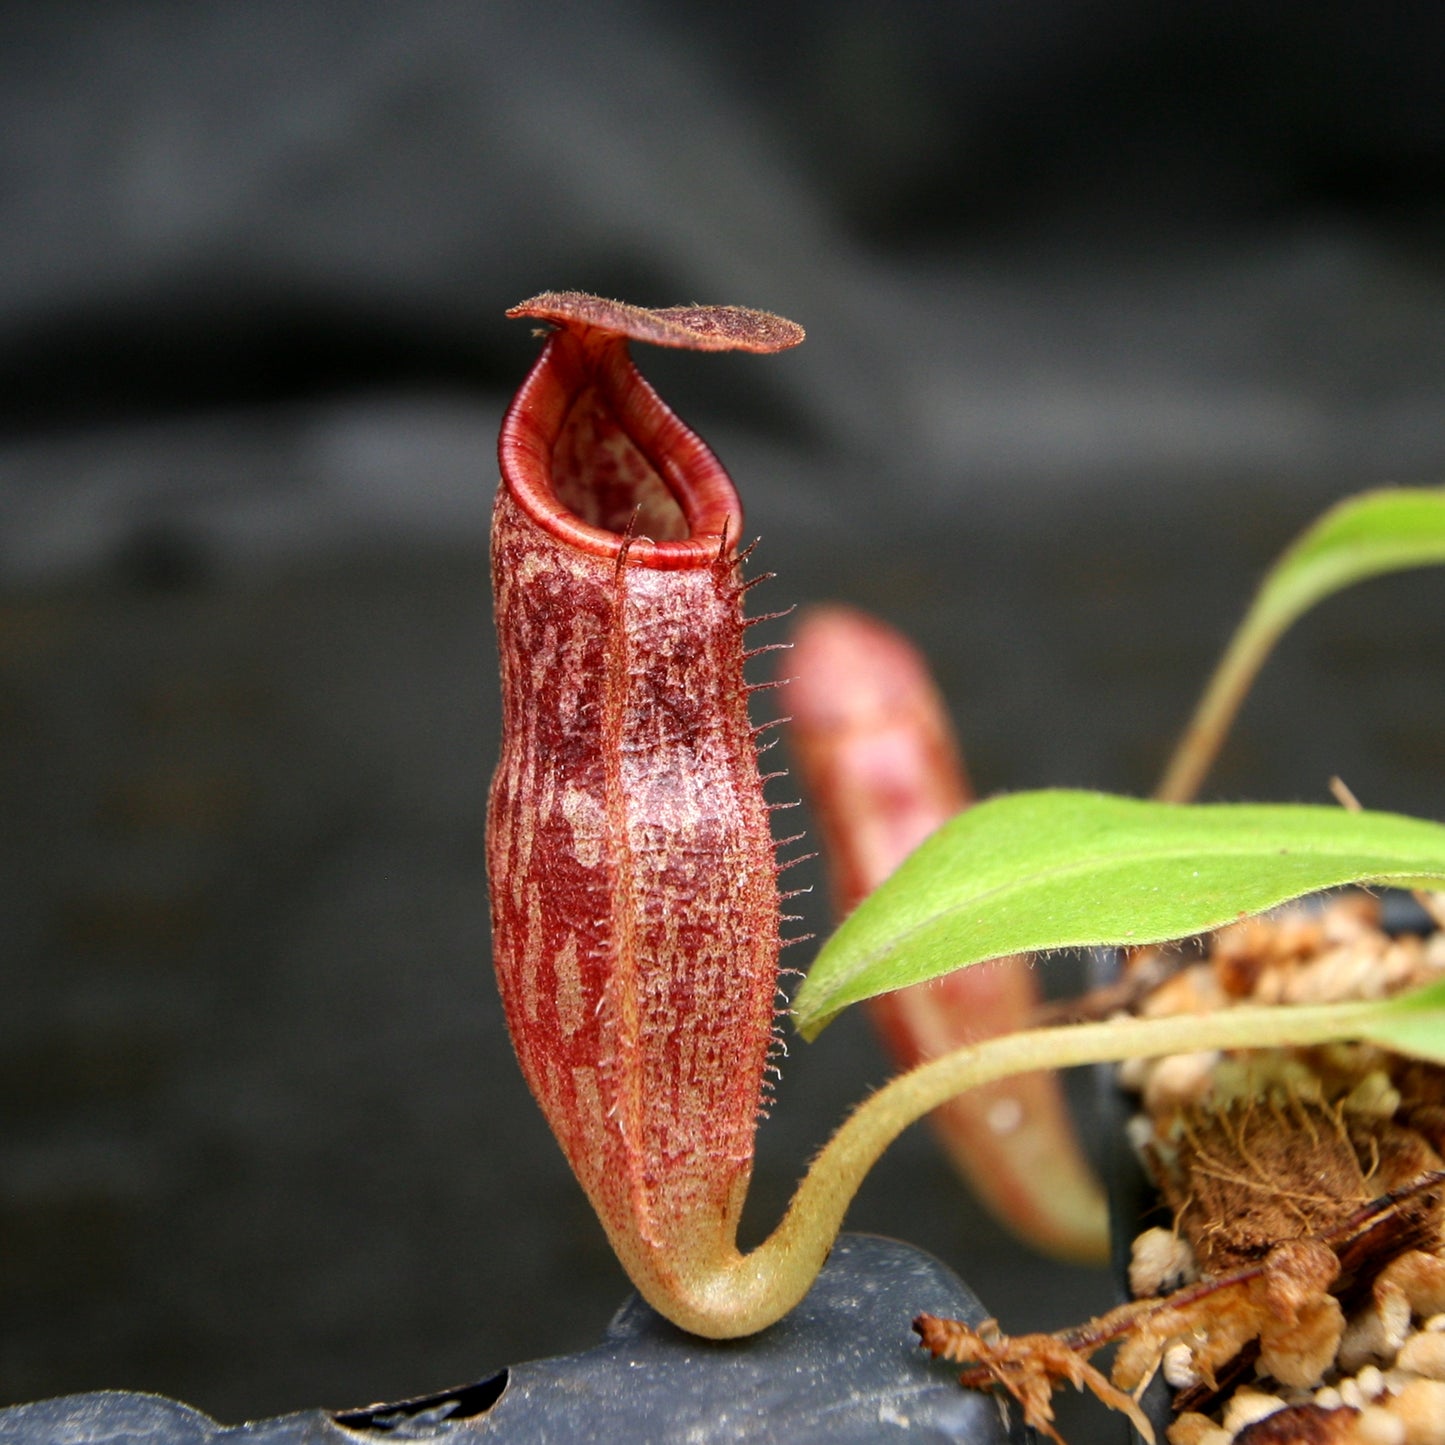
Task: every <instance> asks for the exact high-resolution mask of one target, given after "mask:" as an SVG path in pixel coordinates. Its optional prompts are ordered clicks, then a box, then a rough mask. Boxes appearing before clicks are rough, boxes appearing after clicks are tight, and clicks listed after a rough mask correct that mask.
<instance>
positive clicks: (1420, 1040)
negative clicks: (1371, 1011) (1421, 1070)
mask: <svg viewBox="0 0 1445 1445" xmlns="http://www.w3.org/2000/svg"><path fill="white" fill-rule="evenodd" d="M1380 1010H1381V1012H1380V1016H1379V1017H1378V1018H1377V1019H1375V1020H1373V1021H1372V1022H1371V1023H1370V1024H1369V1025H1368V1027H1367V1029H1366V1032H1365V1036H1366V1037H1367V1038H1368V1039H1369V1040H1370V1042H1371V1043H1374V1044H1379V1045H1380V1046H1381V1047H1382V1048H1386V1049H1394V1050H1395V1052H1396V1053H1400V1054H1410V1055H1411V1056H1412V1057H1414V1058H1417V1059H1427V1060H1429V1061H1430V1062H1431V1063H1436V1064H1445V981H1441V982H1440V983H1432V984H1430V985H1429V987H1428V988H1420V989H1415V990H1414V991H1413V992H1411V993H1403V994H1397V995H1396V996H1395V997H1394V998H1392V999H1387V1000H1386V1001H1385V1002H1384V1003H1382V1004H1381V1005H1380Z"/></svg>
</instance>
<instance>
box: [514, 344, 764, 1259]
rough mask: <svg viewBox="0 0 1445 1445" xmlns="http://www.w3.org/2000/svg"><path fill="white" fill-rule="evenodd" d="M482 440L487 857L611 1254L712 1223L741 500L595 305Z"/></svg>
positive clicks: (733, 995)
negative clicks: (586, 324)
mask: <svg viewBox="0 0 1445 1445" xmlns="http://www.w3.org/2000/svg"><path fill="white" fill-rule="evenodd" d="M593 443H596V444H597V446H596V447H593V446H592V445H591V444H593ZM501 451H502V457H503V472H504V476H503V482H504V485H503V488H502V491H501V493H500V494H499V496H498V499H497V506H496V512H495V515H494V519H493V550H492V567H493V579H494V587H495V611H496V621H497V629H498V636H499V639H500V647H501V662H502V701H503V709H504V737H503V747H502V757H501V761H500V763H499V765H498V768H497V772H496V775H495V778H494V780H493V785H492V797H491V807H490V812H489V818H488V867H489V872H490V876H491V889H492V914H493V929H494V953H495V961H496V968H497V977H498V981H499V984H500V987H501V992H502V998H503V1001H504V1004H505V1007H506V1013H507V1018H508V1022H509V1026H510V1028H511V1033H512V1040H513V1043H514V1045H515V1047H516V1050H517V1056H518V1059H519V1060H520V1062H521V1065H522V1069H523V1072H524V1073H525V1075H526V1077H527V1080H528V1083H529V1084H530V1086H531V1088H532V1091H533V1093H534V1094H535V1095H536V1096H537V1098H538V1100H539V1101H540V1103H541V1105H542V1107H543V1109H544V1110H545V1112H546V1114H547V1117H548V1120H549V1121H550V1123H551V1125H552V1128H553V1130H554V1131H555V1133H556V1135H557V1138H558V1140H559V1141H560V1143H561V1145H562V1147H563V1149H564V1150H565V1152H566V1154H567V1157H568V1159H569V1161H570V1162H571V1164H572V1167H573V1169H574V1170H575V1172H576V1173H577V1176H578V1178H579V1179H580V1180H581V1181H582V1184H583V1185H584V1187H585V1188H586V1190H587V1192H588V1194H589V1196H590V1197H591V1199H592V1202H593V1204H594V1207H595V1208H596V1209H597V1211H598V1214H599V1215H600V1216H601V1218H602V1220H603V1222H604V1224H605V1225H606V1226H607V1229H608V1232H609V1234H610V1235H611V1236H612V1239H613V1243H614V1245H615V1246H616V1247H617V1248H618V1251H619V1254H621V1255H622V1256H623V1261H624V1263H628V1256H629V1252H631V1251H635V1250H638V1249H642V1250H644V1251H650V1252H656V1253H657V1254H658V1255H659V1256H661V1257H664V1258H665V1257H667V1256H669V1255H670V1254H673V1253H675V1252H677V1251H678V1250H686V1249H687V1248H688V1241H689V1240H695V1241H699V1242H700V1243H703V1242H705V1247H707V1248H716V1247H717V1246H718V1243H719V1242H725V1243H726V1244H728V1245H730V1244H731V1240H732V1234H733V1231H734V1229H735V1226H736V1213H737V1210H738V1209H739V1208H740V1206H741V1201H742V1197H743V1194H744V1192H745V1189H746V1184H747V1179H748V1174H749V1171H750V1168H751V1161H752V1152H753V1133H754V1129H755V1126H756V1121H757V1116H758V1111H759V1104H760V1096H761V1085H762V1077H763V1069H764V1065H765V1063H766V1057H767V1051H768V1047H769V1043H770V1041H771V1032H772V1023H773V1010H774V1005H775V989H776V986H777V953H778V898H777V888H776V881H775V880H776V866H775V861H774V854H773V844H772V839H771V831H770V825H769V811H768V807H767V804H766V803H765V801H764V799H763V791H762V783H761V781H760V778H759V774H758V768H757V763H756V754H755V746H754V737H753V730H752V725H751V722H750V720H749V717H748V712H747V700H746V698H747V695H746V691H745V688H744V683H743V678H742V666H743V616H742V604H741V595H740V592H739V577H738V568H737V563H736V561H735V557H734V552H733V547H732V543H733V541H734V540H735V538H736V535H737V529H738V527H739V525H740V522H741V513H740V510H739V508H738V505H737V501H736V497H735V495H733V494H732V490H731V485H730V484H729V483H728V482H727V478H726V475H725V473H723V472H722V469H721V467H720V466H718V464H717V462H716V461H715V459H713V458H712V456H711V454H710V453H709V452H707V450H706V448H705V447H703V445H702V443H701V442H700V441H698V440H697V438H696V437H694V436H693V435H692V434H691V433H690V432H687V431H686V429H685V428H683V427H682V425H681V423H679V422H678V421H677V420H676V418H675V417H673V416H672V415H671V413H670V412H668V411H667V410H666V408H665V407H664V406H663V405H662V403H661V402H660V401H658V400H657V399H656V397H655V395H654V394H653V393H652V392H651V390H650V388H647V387H646V385H645V383H642V382H641V380H640V378H637V377H636V373H635V372H633V371H631V364H630V362H629V361H628V360H627V357H626V350H625V343H624V342H622V341H621V340H620V339H618V338H615V337H611V336H608V335H606V334H605V333H601V334H599V333H598V332H596V331H595V330H584V329H581V328H577V329H576V330H573V331H564V332H561V333H559V334H558V335H557V336H555V337H554V338H552V340H551V341H550V342H549V344H548V349H547V351H546V352H545V353H544V355H543V358H542V360H541V361H540V362H539V363H538V366H537V368H536V369H535V370H534V372H533V374H532V376H531V377H530V378H529V380H528V383H527V384H526V385H524V387H523V389H522V391H521V392H520V393H519V395H518V400H517V401H516V402H515V403H514V405H513V410H512V412H511V414H510V415H509V417H508V419H507V423H506V426H505V427H504V432H503V439H502V446H501ZM594 484H595V490H594ZM629 486H634V487H635V488H636V493H635V495H636V500H637V501H638V502H639V503H640V505H641V511H640V512H639V514H638V517H637V519H636V520H632V508H631V506H630V505H629V504H628V501H627V497H628V488H629ZM559 493H561V496H562V497H565V499H566V505H564V504H563V502H562V500H561V498H559V495H558V494H559ZM688 518H692V519H694V520H696V519H702V521H703V523H704V525H712V526H714V527H716V529H717V530H716V531H714V532H713V533H712V534H711V535H708V534H706V533H699V532H698V531H697V530H694V528H692V527H690V526H689V525H688V520H687V519H688ZM629 522H630V525H631V528H632V535H631V537H630V538H629V537H628V536H626V535H625V534H626V532H627V529H628V526H629ZM579 528H580V530H579ZM658 531H662V532H663V534H664V535H662V536H659V535H658ZM723 533H726V538H724V536H723V535H722V534H723Z"/></svg>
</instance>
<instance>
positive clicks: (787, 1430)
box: [0, 1235, 1033, 1445]
mask: <svg viewBox="0 0 1445 1445" xmlns="http://www.w3.org/2000/svg"><path fill="white" fill-rule="evenodd" d="M921 1310H926V1311H929V1312H930V1313H934V1314H940V1315H948V1316H952V1317H954V1318H959V1319H964V1320H967V1321H969V1322H970V1323H973V1324H977V1323H978V1322H979V1321H980V1320H981V1319H982V1318H983V1317H984V1315H985V1313H986V1311H985V1310H984V1308H983V1306H982V1305H980V1303H979V1302H978V1300H977V1299H976V1298H975V1297H974V1295H973V1293H972V1292H971V1291H970V1290H969V1289H968V1287H967V1286H966V1285H965V1284H964V1283H963V1282H962V1281H961V1280H960V1279H959V1278H958V1277H957V1276H956V1275H955V1274H953V1273H952V1271H950V1270H949V1269H947V1268H946V1267H945V1266H944V1265H942V1264H940V1263H939V1261H938V1260H936V1259H934V1258H933V1257H932V1256H931V1255H928V1254H925V1253H924V1252H923V1251H922V1250H918V1249H914V1248H913V1247H912V1246H910V1245H905V1244H899V1243H897V1242H895V1241H893V1240H889V1239H880V1238H877V1237H875V1236H870V1235H844V1236H843V1237H842V1238H841V1239H840V1240H839V1241H838V1244H837V1246H836V1247H835V1249H834V1251H833V1255H832V1258H831V1259H830V1260H829V1261H828V1264H827V1266H826V1267H825V1268H824V1270H823V1273H822V1274H821V1275H820V1276H819V1279H818V1282H817V1283H816V1284H815V1285H814V1286H813V1289H812V1291H811V1292H810V1293H809V1295H808V1297H807V1298H806V1299H805V1300H804V1301H803V1303H802V1304H801V1305H799V1306H798V1308H797V1309H796V1310H794V1311H793V1313H792V1314H790V1315H789V1316H788V1317H787V1318H786V1319H784V1320H782V1321H781V1322H780V1323H779V1324H776V1325H774V1326H773V1327H772V1328H771V1329H769V1330H766V1331H764V1332H763V1333H762V1334H760V1335H757V1336H754V1337H753V1338H751V1339H747V1340H733V1341H722V1342H716V1341H708V1340H700V1339H697V1338H696V1337H694V1336H692V1335H688V1334H684V1333H683V1332H682V1331H681V1330H678V1329H676V1328H675V1327H674V1326H672V1325H670V1324H668V1323H667V1321H666V1320H664V1319H662V1318H661V1317H660V1316H659V1315H658V1314H656V1313H655V1312H654V1311H653V1310H652V1309H650V1308H649V1307H648V1306H647V1305H645V1304H643V1303H642V1301H641V1300H640V1299H638V1298H637V1297H636V1296H634V1297H632V1298H631V1299H629V1300H628V1301H627V1302H626V1303H625V1304H624V1305H623V1306H622V1308H621V1309H620V1310H619V1311H618V1313H617V1315H616V1317H615V1318H614V1319H613V1321H612V1324H611V1325H610V1326H609V1328H608V1331H607V1334H606V1337H605V1338H604V1339H603V1341H602V1342H601V1343H600V1344H599V1345H597V1346H596V1347H595V1348H593V1349H591V1350H587V1351H584V1352H583V1353H581V1354H577V1355H569V1356H564V1357H561V1358H557V1359H547V1360H534V1361H531V1362H529V1363H527V1364H522V1365H516V1366H513V1367H511V1368H509V1369H504V1370H499V1371H498V1372H497V1373H495V1374H493V1375H489V1376H487V1377H486V1378H485V1379H483V1380H481V1381H479V1382H477V1383H476V1384H473V1385H467V1386H464V1387H462V1388H460V1389H455V1390H447V1391H444V1392H442V1393H440V1394H437V1395H432V1396H428V1397H426V1398H424V1399H418V1400H406V1401H401V1402H398V1403H393V1404H384V1405H372V1406H368V1407H367V1408H365V1409H358V1410H343V1411H335V1412H333V1411H326V1410H304V1411H300V1412H298V1413H296V1414H292V1415H282V1416H278V1417H277V1418H275V1419H271V1420H261V1421H257V1422H254V1423H251V1424H245V1425H236V1426H225V1425H220V1424H218V1423H217V1422H216V1421H214V1420H212V1419H210V1418H209V1417H208V1416H206V1415H203V1414H201V1413H200V1412H199V1411H197V1410H193V1409H191V1408H190V1407H189V1406H187V1405H182V1404H179V1403H178V1402H176V1401H174V1400H167V1399H164V1398H161V1397H159V1396H155V1395H138V1394H128V1393H124V1392H112V1391H105V1392H98V1393H94V1394H86V1395H67V1396H62V1397H61V1398H59V1399H54V1400H43V1401H40V1402H38V1403H35V1404H28V1405H16V1406H13V1407H11V1408H10V1409H7V1410H0V1445H77V1442H86V1445H98V1442H102V1441H104V1442H116V1445H121V1442H123V1445H358V1442H365V1441H369V1442H373V1445H375V1442H380V1441H385V1440H398V1441H400V1440H434V1439H439V1438H443V1437H444V1438H445V1439H446V1440H447V1441H448V1445H467V1442H471V1441H476V1442H478V1445H480V1442H483V1441H491V1440H496V1441H505V1442H508V1445H542V1442H566V1445H591V1442H596V1445H604V1442H605V1445H615V1442H629V1445H647V1442H658V1445H663V1442H672V1441H677V1442H683V1441H686V1442H688V1445H722V1442H730V1445H731V1442H737V1445H742V1442H757V1445H763V1442H774V1441H776V1442H780V1445H814V1442H816V1445H823V1442H825V1441H826V1442H828V1445H850V1442H857V1445H865V1442H866V1445H876V1442H878V1441H887V1440H891V1439H898V1440H900V1441H903V1440H907V1441H926V1442H939V1445H943V1442H949V1445H1004V1442H1013V1445H1027V1442H1029V1441H1031V1440H1032V1438H1033V1437H1032V1432H1028V1431H1025V1430H1024V1429H1023V1427H1022V1426H1021V1425H1020V1424H1019V1423H1018V1421H1017V1411H1010V1412H1009V1414H1008V1417H1007V1418H1006V1417H1005V1413H1004V1412H1003V1411H1002V1410H1000V1408H999V1404H998V1402H997V1401H996V1400H994V1399H992V1398H990V1397H989V1396H987V1395H983V1394H979V1393H976V1392H974V1391H969V1390H963V1389H961V1388H960V1387H959V1386H958V1384H957V1382H956V1379H955V1371H954V1370H953V1369H952V1367H950V1366H948V1365H944V1364H939V1363H938V1362H936V1361H934V1360H931V1359H929V1358H928V1357H927V1356H926V1355H925V1354H924V1352H923V1351H922V1349H921V1348H920V1347H919V1345H918V1341H917V1338H916V1336H915V1335H914V1334H913V1332H912V1329H911V1328H910V1326H911V1322H912V1320H913V1318H914V1316H915V1315H916V1314H917V1313H918V1312H919V1311H921Z"/></svg>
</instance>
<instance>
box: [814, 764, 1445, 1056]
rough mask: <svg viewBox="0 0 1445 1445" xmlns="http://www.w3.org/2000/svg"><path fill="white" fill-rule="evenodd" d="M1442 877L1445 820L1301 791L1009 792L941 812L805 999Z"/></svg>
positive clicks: (831, 1009) (817, 1009) (1152, 939)
mask: <svg viewBox="0 0 1445 1445" xmlns="http://www.w3.org/2000/svg"><path fill="white" fill-rule="evenodd" d="M1442 880H1445V826H1442V825H1441V824H1439V823H1432V822H1426V821H1424V820H1422V819H1419V818H1405V817H1400V816H1399V815H1397V814H1392V813H1371V812H1362V813H1352V812H1346V811H1345V810H1344V809H1342V808H1334V807H1309V806H1303V805H1290V804H1283V805H1255V804H1230V803H1216V804H1208V805H1203V804H1195V805H1190V806H1184V805H1180V804H1175V803H1157V802H1145V801H1143V800H1140V799H1137V798H1119V797H1111V796H1109V795H1106V794H1102V793H1085V792H1072V791H1065V790H1052V791H1045V792H1032V793H1014V794H1010V795H1006V796H1004V797H1000V798H995V799H992V800H991V801H989V802H986V803H980V804H979V805H978V806H977V807H974V808H970V809H968V810H967V811H966V812H963V813H960V814H959V815H958V816H957V817H956V818H954V819H953V820H952V821H950V822H948V823H946V824H944V826H943V827H942V828H940V829H939V830H938V832H936V833H935V834H934V835H933V836H932V837H931V838H929V839H928V840H927V841H925V842H924V843H923V844H922V846H921V847H919V848H918V849H917V850H916V851H915V852H914V853H913V854H912V855H911V856H910V857H909V858H907V859H906V860H905V861H904V863H903V865H902V866H901V867H900V868H899V869H898V870H897V871H896V872H895V873H894V874H893V875H892V876H891V877H890V878H888V879H887V880H886V881H885V882H884V883H883V884H882V885H881V886H880V887H879V888H877V889H876V890H875V891H874V892H873V893H872V894H870V895H869V896H868V897H867V898H865V899H864V900H863V902H862V903H861V904H859V906H858V907H857V909H855V910H854V912H853V913H852V914H851V915H850V916H849V917H848V918H847V919H845V920H844V922H843V924H842V926H841V927H840V928H839V929H838V931H837V932H836V933H835V934H834V935H833V936H832V938H830V939H829V940H828V942H827V943H826V944H825V945H824V946H823V949H822V951H821V952H820V953H819V954H818V957H817V960H816V961H815V962H814V964H813V967H812V969H811V970H810V971H809V974H808V977H807V979H806V981H805V982H804V984H803V987H802V988H801V989H800V990H799V992H798V997H797V999H796V1001H795V1003H794V1014H795V1016H796V1023H797V1027H798V1028H799V1030H800V1031H801V1032H802V1033H803V1034H804V1035H806V1036H808V1037H812V1036H814V1035H816V1034H817V1033H818V1032H819V1031H820V1030H821V1029H822V1028H823V1026H824V1025H825V1024H826V1023H827V1022H828V1021H829V1020H830V1019H831V1018H832V1017H833V1016H834V1015H835V1014H837V1013H838V1012H839V1011H840V1010H842V1009H844V1008H846V1007H847V1006H848V1005H849V1004H853V1003H858V1002H859V1001H860V1000H862V999H866V998H872V997H873V996H874V995H875V994H880V993H887V992H889V991H890V990H892V989H896V988H903V987H905V986H906V985H908V984H912V983H921V982H923V981H924V980H926V979H931V978H938V977H940V976H941V975H942V974H945V973H951V972H952V971H953V970H954V969H956V968H963V967H965V966H966V965H968V964H972V963H979V962H981V961H983V960H984V959H989V958H1000V957H1005V956H1007V955H1009V954H1014V953H1036V952H1041V951H1044V950H1048V949H1057V948H1084V947H1093V946H1100V945H1110V946H1118V945H1125V944H1137V943H1157V942H1162V941H1164V940H1167V939H1175V938H1186V937H1189V936H1190V935H1192V934H1196V933H1202V932H1205V931H1206V930H1208V929H1211V928H1217V927H1218V926H1220V925H1221V924H1224V923H1229V922H1232V921H1233V920H1234V919H1236V918H1239V917H1241V916H1243V915H1245V914H1249V913H1258V912H1260V911H1261V910H1263V909H1266V908H1272V907H1274V905H1275V904H1278V903H1283V902H1286V901H1287V900H1289V899H1291V898H1298V897H1300V896H1301V895H1303V894H1306V893H1314V892H1317V891H1318V890H1320V889H1323V888H1334V887H1339V886H1341V885H1343V884H1348V883H1378V884H1393V885H1397V886H1402V887H1422V886H1434V885H1436V884H1438V883H1439V882H1440V881H1442Z"/></svg>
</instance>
